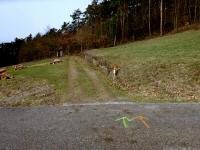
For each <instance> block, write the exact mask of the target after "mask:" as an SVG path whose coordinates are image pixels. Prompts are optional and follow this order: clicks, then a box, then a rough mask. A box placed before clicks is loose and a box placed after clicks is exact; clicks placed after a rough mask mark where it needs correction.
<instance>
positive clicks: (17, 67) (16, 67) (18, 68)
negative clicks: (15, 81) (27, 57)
mask: <svg viewBox="0 0 200 150" xmlns="http://www.w3.org/2000/svg"><path fill="white" fill-rule="evenodd" d="M13 68H14V70H15V71H16V70H21V69H24V68H25V66H24V65H22V64H17V65H14V66H13Z"/></svg>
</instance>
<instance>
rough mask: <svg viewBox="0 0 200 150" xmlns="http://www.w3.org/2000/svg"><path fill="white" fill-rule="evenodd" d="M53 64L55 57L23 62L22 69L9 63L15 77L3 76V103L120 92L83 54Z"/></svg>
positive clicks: (98, 97)
mask: <svg viewBox="0 0 200 150" xmlns="http://www.w3.org/2000/svg"><path fill="white" fill-rule="evenodd" d="M61 59H62V60H63V62H61V63H59V64H56V65H51V64H50V62H51V61H52V59H45V60H41V61H34V62H29V63H24V64H23V65H24V66H25V68H24V69H22V70H17V71H15V70H14V69H13V67H12V66H10V67H7V70H8V73H9V74H10V75H11V76H12V77H13V78H12V79H9V80H0V89H1V90H0V107H19V106H38V105H62V104H63V103H77V102H78V103H80V102H95V101H109V100H113V99H114V100H118V97H121V93H120V92H118V91H119V90H118V89H116V88H115V87H112V86H110V85H109V84H110V83H109V81H107V79H106V77H105V76H103V75H102V74H101V73H100V72H98V71H95V70H94V69H93V68H92V67H91V66H89V65H88V64H87V63H86V62H85V61H84V60H83V59H82V58H80V57H76V56H70V57H63V58H61Z"/></svg>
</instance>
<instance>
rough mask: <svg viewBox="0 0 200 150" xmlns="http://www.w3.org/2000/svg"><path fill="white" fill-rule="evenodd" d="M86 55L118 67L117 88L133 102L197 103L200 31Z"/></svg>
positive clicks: (199, 75)
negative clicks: (125, 93) (127, 93)
mask: <svg viewBox="0 0 200 150" xmlns="http://www.w3.org/2000/svg"><path fill="white" fill-rule="evenodd" d="M87 53H88V54H90V55H92V56H101V57H104V58H105V59H106V60H107V61H109V62H111V63H114V64H118V65H120V66H121V70H120V74H119V79H118V84H120V85H121V87H125V88H126V89H127V90H129V93H130V94H131V95H132V97H133V98H134V99H136V100H139V101H146V100H148V101H149V100H153V101H156V100H159V101H160V100H164V101H165V100H167V101H173V102H174V101H198V100H200V30H191V31H187V32H183V33H178V34H175V35H168V36H164V37H161V38H154V39H150V40H145V41H139V42H134V43H130V44H125V45H121V46H118V47H112V48H105V49H95V50H91V51H88V52H87Z"/></svg>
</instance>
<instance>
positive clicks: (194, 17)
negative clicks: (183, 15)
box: [194, 0, 197, 23]
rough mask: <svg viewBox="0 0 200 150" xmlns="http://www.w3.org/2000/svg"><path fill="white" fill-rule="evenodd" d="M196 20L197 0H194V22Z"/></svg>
mask: <svg viewBox="0 0 200 150" xmlns="http://www.w3.org/2000/svg"><path fill="white" fill-rule="evenodd" d="M196 20H197V0H195V8H194V22H195V23H196Z"/></svg>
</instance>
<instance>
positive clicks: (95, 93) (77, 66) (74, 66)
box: [67, 56, 118, 102]
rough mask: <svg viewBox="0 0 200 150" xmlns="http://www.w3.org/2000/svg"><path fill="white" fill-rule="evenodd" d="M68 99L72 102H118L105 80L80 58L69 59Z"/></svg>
mask: <svg viewBox="0 0 200 150" xmlns="http://www.w3.org/2000/svg"><path fill="white" fill-rule="evenodd" d="M68 81H69V83H68V84H69V85H68V98H67V100H68V101H70V102H91V101H93V102H95V101H110V100H117V97H118V96H116V95H115V94H114V92H113V91H112V88H111V87H110V86H109V85H108V84H107V83H106V81H105V79H103V78H101V77H100V76H99V74H98V73H97V72H96V71H95V70H93V69H92V68H91V67H89V66H88V64H87V63H86V62H85V61H84V60H82V59H81V58H79V57H74V56H73V57H71V58H70V59H69V75H68Z"/></svg>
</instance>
